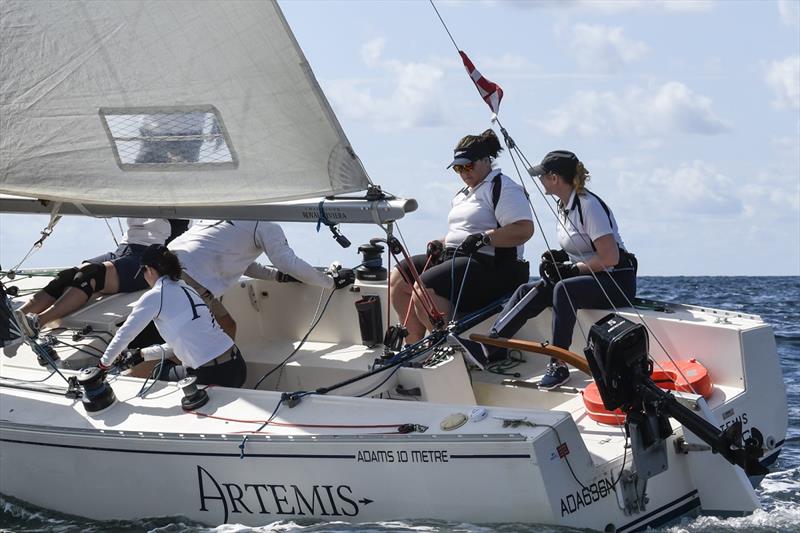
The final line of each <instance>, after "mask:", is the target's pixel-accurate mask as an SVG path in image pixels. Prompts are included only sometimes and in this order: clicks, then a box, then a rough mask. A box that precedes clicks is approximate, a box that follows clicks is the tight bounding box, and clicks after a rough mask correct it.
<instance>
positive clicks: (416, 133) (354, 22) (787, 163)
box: [0, 0, 800, 275]
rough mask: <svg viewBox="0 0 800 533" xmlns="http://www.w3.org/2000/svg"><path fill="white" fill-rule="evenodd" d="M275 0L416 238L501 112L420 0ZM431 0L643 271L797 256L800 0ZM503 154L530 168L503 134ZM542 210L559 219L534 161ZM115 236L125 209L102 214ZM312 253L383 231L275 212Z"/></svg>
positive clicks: (523, 143) (78, 249)
mask: <svg viewBox="0 0 800 533" xmlns="http://www.w3.org/2000/svg"><path fill="white" fill-rule="evenodd" d="M280 5H281V7H282V9H283V11H284V15H285V17H286V18H287V20H288V22H289V25H290V26H291V27H292V29H293V31H294V33H295V36H296V38H297V40H298V42H299V43H300V46H301V48H302V49H303V51H304V53H305V54H306V57H307V59H308V60H309V63H310V64H311V66H312V68H313V70H314V72H315V75H316V77H317V79H318V81H319V83H320V85H321V87H322V89H323V91H324V92H325V94H326V95H327V97H328V99H329V101H330V103H331V106H332V107H333V109H334V112H335V113H336V115H337V117H338V118H339V121H340V123H341V124H342V127H343V128H344V131H345V133H346V135H347V137H348V139H349V140H350V142H351V144H352V146H353V148H354V149H355V151H356V153H357V154H358V155H359V157H360V158H361V160H362V161H363V163H364V166H365V167H366V169H367V172H368V173H369V175H370V177H371V179H372V181H373V182H374V183H376V184H379V185H381V186H382V187H383V189H384V190H387V191H389V192H391V193H393V194H396V195H398V196H403V197H412V198H416V199H417V200H418V201H419V209H418V211H416V212H414V213H411V214H409V215H407V216H406V218H404V219H402V220H401V221H400V222H399V224H398V226H399V229H400V231H401V233H402V235H403V236H404V237H405V241H406V242H407V244H408V245H409V247H410V248H411V251H412V253H414V252H416V253H421V252H423V251H424V249H425V243H427V242H428V241H429V240H431V239H433V238H439V237H441V236H443V235H444V234H445V233H446V230H447V224H446V219H447V212H448V210H449V204H450V199H451V198H452V196H453V195H454V194H455V193H456V192H457V191H458V190H459V189H460V188H461V186H462V185H461V183H460V180H459V178H458V177H457V176H456V175H455V174H454V173H453V172H452V171H450V170H447V169H446V168H445V167H446V166H447V164H448V163H449V161H450V159H451V156H452V150H453V148H454V146H455V144H456V143H457V142H458V140H459V139H460V138H461V137H462V136H464V135H466V134H477V133H480V132H481V131H483V130H485V129H486V128H489V127H492V126H495V129H496V131H497V128H496V125H495V124H493V123H492V122H491V111H490V110H489V108H488V107H487V106H486V105H485V104H484V102H483V100H481V99H480V97H479V96H478V94H477V91H476V89H475V87H474V85H472V83H471V81H470V80H469V78H468V77H467V75H466V72H465V70H464V68H463V66H462V65H461V62H460V59H459V57H458V55H457V53H456V51H455V48H454V46H453V43H452V42H451V41H450V39H449V37H448V36H447V34H446V32H445V30H444V29H443V27H442V25H441V23H440V22H439V19H438V18H437V16H436V13H435V12H434V10H433V8H432V7H431V5H430V3H429V2H428V1H427V0H425V1H423V0H408V1H392V0H383V1H374V2H370V1H316V0H314V1H312V0H292V1H287V0H283V1H281V2H280ZM436 6H437V8H438V9H439V12H440V13H441V16H442V17H443V19H444V20H445V22H446V23H447V25H448V27H449V28H450V31H451V33H452V35H453V38H454V39H455V41H456V42H457V43H458V46H459V47H460V48H461V49H462V50H464V51H465V52H466V53H467V54H469V56H470V57H471V59H472V60H473V62H474V63H475V65H476V67H477V68H478V69H479V70H480V71H481V73H482V74H483V75H484V76H485V77H486V78H488V79H489V80H491V81H493V82H496V83H498V84H499V85H501V86H502V87H503V90H504V93H505V96H504V98H503V101H502V103H501V106H500V113H499V118H500V121H501V123H502V124H503V126H504V127H505V128H506V129H507V130H508V132H509V134H510V135H511V137H513V139H514V140H515V141H516V143H517V145H518V146H519V147H520V149H521V151H522V152H523V153H524V154H525V156H526V157H527V158H528V160H530V161H531V162H537V163H538V162H539V161H540V160H541V158H542V157H543V156H544V154H545V153H547V152H549V151H551V150H556V149H567V150H571V151H573V152H575V153H576V154H577V155H578V157H579V158H580V159H581V161H583V162H584V164H585V166H586V167H587V168H588V169H589V170H590V172H591V180H590V182H589V188H590V189H591V190H592V191H593V192H595V193H596V194H598V195H600V196H601V197H602V198H603V199H604V200H605V201H606V203H607V204H608V205H609V206H610V207H611V209H612V210H613V211H614V214H615V217H616V219H617V221H618V223H619V226H620V233H621V235H622V238H623V240H624V241H625V244H626V247H627V248H628V249H629V250H630V251H632V252H634V253H635V254H636V255H637V257H638V258H639V265H640V270H639V274H640V275H800V0H763V1H745V0H739V1H735V0H726V1H710V0H709V1H703V0H697V1H690V0H685V1H659V0H641V1H639V0H628V1H617V2H611V1H603V0H561V1H557V0H539V1H509V0H471V1H465V0H463V1H438V2H436ZM496 163H497V166H499V167H500V168H502V169H503V171H504V172H505V173H506V174H507V175H509V176H510V177H511V178H512V179H514V180H517V181H518V180H519V179H520V178H519V175H518V174H517V173H516V171H515V169H514V165H513V163H512V161H511V159H510V158H509V156H508V154H506V153H504V154H503V155H501V156H500V157H499V158H498V160H497V162H496ZM522 179H524V182H525V184H526V186H527V187H528V189H529V190H530V191H531V199H532V202H533V207H534V210H535V212H536V214H537V217H538V220H539V223H540V224H541V225H540V226H537V228H536V234H535V235H534V237H533V239H532V240H531V241H529V242H528V243H527V245H526V254H525V255H526V257H527V258H528V259H529V260H530V261H531V262H532V263H533V268H532V271H535V270H536V267H535V264H536V263H538V257H539V255H540V254H541V252H542V251H543V250H545V249H546V248H547V247H548V246H547V244H546V242H547V243H550V245H551V246H550V247H552V246H553V245H554V243H555V228H556V220H555V218H554V217H553V215H552V214H551V212H550V210H549V209H548V207H547V204H546V203H545V200H544V199H543V197H542V196H541V195H540V194H539V192H538V191H537V189H536V188H535V185H534V183H533V182H532V181H531V179H530V178H529V177H528V176H527V174H523V176H522ZM106 222H107V221H104V220H96V219H95V220H92V219H86V218H84V217H64V218H63V219H62V220H61V221H60V222H59V223H58V225H57V226H56V227H55V231H54V232H53V235H52V236H51V237H50V238H49V239H48V240H47V242H46V244H45V246H44V247H43V248H42V249H41V250H38V251H36V252H35V253H34V254H32V255H31V256H30V258H29V259H28V260H27V261H26V262H25V263H24V265H23V267H43V266H69V265H73V264H76V263H79V262H80V260H81V259H84V258H86V257H91V256H94V255H98V254H100V253H102V252H104V251H107V250H111V249H113V248H114V247H115V246H114V242H113V240H112V238H111V235H110V233H109V228H108V226H107V224H106ZM108 222H109V225H110V227H111V228H112V230H113V231H114V233H115V234H116V235H117V238H119V235H120V226H119V223H118V222H117V220H114V219H112V220H110V221H108ZM46 224H47V217H45V216H30V215H26V216H23V215H0V264H1V265H2V266H3V267H4V268H10V267H12V266H14V265H16V264H17V263H18V262H19V261H20V260H21V259H22V258H23V256H24V255H25V254H26V253H27V251H28V249H29V248H30V246H31V245H32V243H33V242H34V241H35V240H36V239H38V237H39V231H40V230H41V229H42V228H43V227H44V226H45V225H46ZM284 229H285V230H286V233H287V236H288V238H289V242H290V243H291V244H292V245H293V247H294V249H295V251H296V252H297V253H298V255H300V256H301V257H303V258H304V259H306V260H307V261H309V262H311V263H312V264H316V265H328V264H329V263H331V262H332V261H333V260H338V261H340V262H341V263H342V264H344V265H345V266H348V265H354V264H357V263H358V262H359V261H358V257H357V253H356V250H355V249H356V247H357V246H358V244H360V243H365V242H367V241H368V240H369V238H371V237H373V236H377V235H378V234H379V231H378V228H375V227H374V226H357V225H346V226H343V227H342V231H343V233H344V234H345V235H346V236H347V237H349V238H350V240H351V241H353V243H354V245H353V246H352V247H351V248H349V249H346V250H345V249H342V248H339V247H338V245H337V244H336V243H335V242H334V241H333V240H332V238H331V236H330V233H328V232H326V231H323V232H321V233H319V234H317V233H316V230H315V227H314V225H312V224H300V223H296V224H284Z"/></svg>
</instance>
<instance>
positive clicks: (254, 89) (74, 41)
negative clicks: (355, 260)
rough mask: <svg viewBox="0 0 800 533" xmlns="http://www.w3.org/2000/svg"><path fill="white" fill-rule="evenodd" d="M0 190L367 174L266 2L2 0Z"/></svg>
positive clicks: (284, 188) (74, 193) (299, 186)
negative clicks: (65, 0) (64, 0)
mask: <svg viewBox="0 0 800 533" xmlns="http://www.w3.org/2000/svg"><path fill="white" fill-rule="evenodd" d="M0 72H2V76H0V117H1V118H0V193H6V194H11V195H18V196H25V197H30V198H41V199H49V200H58V201H64V202H72V203H77V204H84V205H85V204H104V205H117V206H134V205H135V206H161V207H169V206H188V205H191V206H204V205H205V206H210V205H229V206H230V205H242V204H246V205H251V206H252V205H257V204H261V203H264V202H270V201H276V200H286V199H293V198H310V197H314V196H324V195H330V194H339V193H345V192H352V191H358V190H364V189H366V188H367V186H368V185H369V184H370V182H369V178H368V177H367V175H366V173H365V171H364V169H363V168H362V166H361V163H360V161H359V159H358V158H357V157H356V156H355V154H354V152H353V150H352V149H351V147H350V145H349V142H348V140H347V138H346V137H345V135H344V133H343V131H342V129H341V127H340V126H339V124H338V122H337V120H336V117H335V116H334V115H333V112H332V111H331V108H330V106H329V104H328V102H327V101H326V99H325V97H324V95H323V94H322V92H321V90H320V88H319V86H318V85H317V82H316V80H315V79H314V76H313V74H312V72H311V70H310V68H309V66H308V64H307V62H306V59H305V57H304V56H303V53H302V51H301V50H300V48H299V46H298V45H297V42H296V41H295V39H294V37H293V35H292V33H291V31H290V29H289V27H288V25H287V24H286V21H285V20H284V18H283V15H282V14H281V12H280V9H279V7H278V6H277V4H276V3H275V2H272V1H268V2H245V1H237V0H226V1H225V2H213V1H207V2H191V1H164V0H154V1H141V0H136V1H133V0H131V1H124V0H123V1H114V2H107V1H86V0H80V1H72V2H63V1H36V2H31V1H28V0H19V1H18V0H4V1H3V2H0Z"/></svg>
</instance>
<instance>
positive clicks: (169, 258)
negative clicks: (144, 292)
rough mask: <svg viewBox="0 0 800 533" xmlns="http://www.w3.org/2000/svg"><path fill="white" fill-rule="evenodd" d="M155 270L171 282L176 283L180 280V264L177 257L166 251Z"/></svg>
mask: <svg viewBox="0 0 800 533" xmlns="http://www.w3.org/2000/svg"><path fill="white" fill-rule="evenodd" d="M153 268H155V269H156V270H157V271H158V273H159V274H161V275H162V276H168V277H169V279H171V280H172V281H178V280H179V279H180V278H181V271H182V267H181V262H180V260H179V259H178V256H177V255H175V254H174V253H172V252H171V251H169V250H167V251H165V252H164V254H163V255H162V256H161V258H160V259H159V261H158V265H156V266H155V267H153Z"/></svg>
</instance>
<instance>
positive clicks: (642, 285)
mask: <svg viewBox="0 0 800 533" xmlns="http://www.w3.org/2000/svg"><path fill="white" fill-rule="evenodd" d="M638 295H639V296H640V297H642V298H647V299H655V300H663V301H672V302H681V303H691V304H697V305H704V306H709V307H716V308H721V309H728V310H732V311H742V312H746V313H753V314H757V315H761V317H762V318H763V319H764V320H765V321H766V322H767V323H769V324H770V325H772V327H773V329H774V330H775V338H776V340H777V345H778V355H779V356H780V360H781V365H782V367H783V377H784V382H785V383H786V390H787V396H788V403H789V431H788V434H787V435H786V443H785V445H784V448H783V451H782V453H781V455H780V457H779V459H778V461H777V462H776V463H775V464H774V465H773V466H772V473H771V474H769V475H768V476H767V477H766V479H764V481H763V482H762V483H761V486H760V487H759V489H758V490H757V492H758V494H759V496H760V498H761V503H762V506H763V509H762V510H760V511H757V512H755V513H753V514H752V515H750V516H746V517H740V518H726V519H723V518H716V517H709V516H701V517H698V518H683V519H681V520H680V521H678V522H676V523H674V524H672V525H670V526H668V527H663V528H660V529H658V530H655V531H659V532H663V533H682V532H687V533H695V532H713V533H727V532H737V533H739V532H741V533H750V532H755V533H771V532H798V531H800V303H798V302H800V276H794V277H658V278H655V277H651V278H648V277H644V278H640V280H639V293H638ZM76 489H77V487H76ZM134 505H135V504H134ZM0 531H2V532H15V533H28V532H39V531H56V532H59V533H78V532H84V531H88V532H101V531H120V532H131V533H133V532H137V533H138V532H147V531H152V532H163V533H188V532H219V533H223V532H234V531H235V532H239V531H258V532H304V533H318V532H355V531H358V532H384V533H385V532H393V533H395V532H404V531H409V532H411V531H413V532H425V533H450V532H474V533H511V532H530V533H546V532H570V531H576V530H574V529H571V528H555V527H552V526H537V525H523V524H494V525H475V524H467V523H457V522H441V521H427V520H426V521H423V520H415V521H408V522H399V521H394V522H380V523H364V524H346V523H342V522H286V521H281V522H273V523H268V524H264V525H263V526H261V527H256V528H249V527H244V526H239V525H236V524H226V525H223V526H219V527H216V528H207V527H203V526H200V525H198V524H194V523H191V522H187V521H186V520H183V519H180V518H158V519H150V520H143V521H136V522H121V521H116V522H94V521H87V520H83V519H80V518H76V517H72V516H66V515H61V514H57V513H52V512H49V511H46V510H43V509H39V508H35V507H32V506H29V505H26V504H24V503H22V502H19V501H16V500H14V499H12V498H8V497H3V496H0Z"/></svg>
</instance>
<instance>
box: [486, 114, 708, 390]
mask: <svg viewBox="0 0 800 533" xmlns="http://www.w3.org/2000/svg"><path fill="white" fill-rule="evenodd" d="M496 120H497V124H498V125H499V126H500V128H501V131H502V132H503V133H504V137H505V136H507V132H506V131H505V128H504V127H503V125H502V124H501V123H500V120H499V119H496ZM512 144H513V148H512V149H513V150H514V151H516V153H517V155H518V157H519V158H520V159H521V160H522V161H523V163H524V164H525V166H526V167H527V168H531V167H532V165H531V163H530V161H529V160H528V158H527V157H525V154H524V153H523V152H522V150H521V149H520V148H519V146H517V145H516V143H513V140H512ZM512 160H513V156H512ZM514 166H515V167H516V162H515V165H514ZM518 173H519V171H518ZM531 181H532V182H533V184H534V186H535V187H536V189H537V191H538V192H539V194H540V195H541V196H542V197H543V198H544V199H545V203H546V204H547V207H548V208H549V209H550V212H551V213H552V214H553V216H554V217H555V218H556V220H557V221H558V223H559V225H560V226H561V227H562V228H563V229H564V231H565V233H567V235H568V236H569V238H570V240H571V241H572V242H573V243H575V241H574V237H573V235H571V234H570V233H569V230H568V228H567V226H566V222H568V223H569V224H570V225H571V226H572V229H573V230H575V231H576V235H578V236H580V238H581V240H582V241H583V244H584V245H585V246H590V243H589V242H588V241H587V239H586V237H585V236H584V235H583V234H581V233H579V232H577V229H578V228H577V227H575V223H574V222H572V220H570V219H569V217H564V219H565V221H564V222H562V220H561V217H559V216H558V213H556V211H555V209H554V208H553V206H552V205H551V203H550V202H548V201H547V197H546V194H545V193H544V192H543V191H542V189H541V187H540V186H539V184H538V183H536V180H535V179H533V177H531ZM528 201H529V203H530V198H529V199H528ZM531 209H533V204H531ZM534 216H536V215H535V210H534ZM536 218H537V221H538V217H536ZM542 237H543V238H545V243H546V244H547V240H546V237H544V231H542ZM548 249H549V245H548ZM577 255H578V256H579V257H580V258H581V260H582V261H584V262H585V261H586V256H585V255H584V254H582V253H580V252H578V253H577ZM589 274H590V275H591V276H592V278H594V281H595V283H597V285H598V287H599V288H600V290H601V291H602V292H603V295H604V296H605V298H606V300H607V301H608V303H609V304H610V305H611V309H613V311H614V312H615V313H619V309H618V308H617V306H616V305H614V302H613V301H612V300H611V297H610V296H609V295H608V293H607V292H606V290H605V289H604V288H603V285H602V284H601V283H600V279H599V278H598V277H597V273H596V272H594V271H590V272H589ZM558 276H559V277H560V276H561V274H560V273H558ZM608 277H609V279H610V280H611V282H612V283H613V285H614V287H615V288H616V289H617V291H619V293H620V294H621V295H622V297H623V298H624V299H625V302H626V303H627V304H628V306H629V307H630V308H631V309H633V312H634V313H635V314H636V316H637V317H638V318H639V320H640V321H641V323H642V325H643V326H644V327H645V328H646V329H647V331H648V332H649V333H650V335H651V336H652V337H653V339H654V340H655V341H656V343H657V344H658V346H659V347H660V348H661V350H662V351H663V352H664V355H666V356H667V359H669V361H670V362H671V363H672V364H673V366H675V368H676V370H677V372H678V373H679V374H680V375H681V377H682V378H683V380H684V381H685V382H686V384H687V386H688V387H689V388H690V389H691V390H692V392H693V393H694V394H697V391H696V390H695V388H694V387H693V386H692V384H691V382H690V381H689V380H688V379H687V377H686V376H685V375H684V373H683V371H682V370H681V369H680V368H679V367H678V365H677V364H676V363H675V360H674V359H673V357H672V355H670V353H669V351H667V349H666V347H665V346H664V345H663V344H662V342H661V340H660V339H659V338H658V336H657V335H656V334H655V332H654V331H653V329H652V328H651V327H650V325H649V324H648V323H647V321H646V320H645V318H644V316H642V314H641V313H640V312H639V310H638V309H637V308H636V306H635V305H634V304H633V302H632V301H631V300H630V299H629V298H628V296H627V295H626V294H625V293H624V291H623V290H622V288H621V287H620V286H619V283H617V281H616V280H615V279H614V277H613V276H611V275H609V276H608ZM562 281H563V279H562ZM565 293H566V294H567V297H568V298H569V291H565ZM569 300H570V306H571V307H572V310H573V312H575V308H574V306H573V305H572V299H571V298H569ZM575 316H576V321H575V322H576V324H578V326H579V327H580V329H581V332H582V333H583V335H584V338H585V339H586V340H587V342H588V337H587V336H586V334H585V332H584V331H583V328H582V327H581V325H580V321H579V320H577V312H575ZM652 360H653V363H654V364H655V365H656V366H657V367H658V368H660V369H662V370H663V367H662V366H661V364H660V363H659V362H658V361H656V360H655V359H652Z"/></svg>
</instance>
